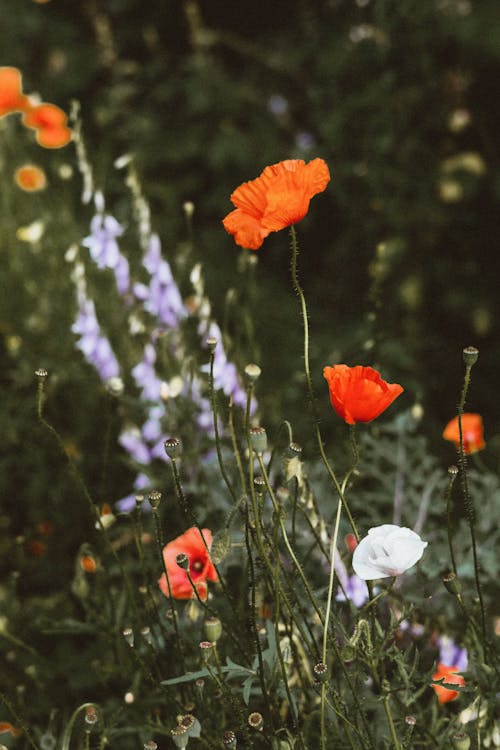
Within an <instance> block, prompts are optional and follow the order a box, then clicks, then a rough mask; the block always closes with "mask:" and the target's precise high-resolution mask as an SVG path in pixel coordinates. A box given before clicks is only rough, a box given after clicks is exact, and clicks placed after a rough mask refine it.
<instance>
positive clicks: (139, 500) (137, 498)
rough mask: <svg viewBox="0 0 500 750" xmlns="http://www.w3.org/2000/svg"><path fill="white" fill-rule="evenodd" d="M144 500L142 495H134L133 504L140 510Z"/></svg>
mask: <svg viewBox="0 0 500 750" xmlns="http://www.w3.org/2000/svg"><path fill="white" fill-rule="evenodd" d="M145 499H146V498H145V497H144V495H142V494H139V495H136V496H135V504H136V506H137V507H138V508H140V507H141V506H142V504H143V502H144V500H145Z"/></svg>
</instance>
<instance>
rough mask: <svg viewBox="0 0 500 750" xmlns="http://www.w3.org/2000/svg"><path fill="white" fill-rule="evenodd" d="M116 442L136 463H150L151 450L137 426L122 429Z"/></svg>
mask: <svg viewBox="0 0 500 750" xmlns="http://www.w3.org/2000/svg"><path fill="white" fill-rule="evenodd" d="M118 442H119V443H120V445H121V446H122V448H125V450H126V451H127V453H128V454H129V456H131V458H133V459H134V461H136V462H137V463H138V464H143V465H147V464H150V463H151V458H152V456H151V450H150V448H149V446H148V444H147V442H146V441H145V439H144V437H143V435H142V433H141V431H140V430H139V428H138V427H135V426H134V427H129V428H128V429H126V430H124V431H123V432H122V433H121V435H120V437H119V438H118Z"/></svg>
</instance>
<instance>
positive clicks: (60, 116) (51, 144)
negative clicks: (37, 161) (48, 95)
mask: <svg viewBox="0 0 500 750" xmlns="http://www.w3.org/2000/svg"><path fill="white" fill-rule="evenodd" d="M67 122H68V117H67V115H66V113H65V112H64V111H63V110H62V109H60V108H59V107H56V105H55V104H46V103H43V104H37V105H36V106H34V107H31V108H30V109H29V110H28V111H27V112H25V114H24V115H23V124H24V125H26V127H28V128H34V129H35V130H36V140H37V142H38V143H39V145H40V146H43V147H44V148H62V147H63V146H66V144H67V143H69V141H70V140H71V137H72V133H71V130H70V129H69V128H68V126H67Z"/></svg>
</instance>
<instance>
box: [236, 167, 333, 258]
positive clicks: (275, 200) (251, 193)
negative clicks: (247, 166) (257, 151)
mask: <svg viewBox="0 0 500 750" xmlns="http://www.w3.org/2000/svg"><path fill="white" fill-rule="evenodd" d="M329 181H330V172H329V170H328V167H327V165H326V164H325V162H324V161H323V159H313V160H312V161H310V162H309V163H308V164H306V163H305V162H304V161H303V160H302V159H287V160H285V161H280V162H278V163H277V164H272V165H271V166H269V167H266V168H265V169H264V171H263V172H262V173H261V175H260V177H257V179H255V180H251V181H250V182H244V183H243V184H242V185H240V186H239V187H238V188H236V190H235V191H234V193H232V195H231V202H232V203H233V205H235V206H236V210H234V211H231V213H230V214H228V215H227V216H226V218H225V219H224V220H223V222H222V223H223V225H224V228H225V229H226V231H227V232H228V233H229V234H231V235H233V237H234V241H235V242H236V244H237V245H240V246H241V247H245V248H247V249H249V250H258V248H259V247H260V246H261V245H262V243H263V241H264V239H265V238H266V237H267V235H268V234H269V233H270V232H279V230H280V229H284V228H285V227H289V226H291V225H292V224H296V223H297V222H298V221H300V220H301V219H303V218H304V216H305V215H306V214H307V212H308V210H309V201H310V200H311V198H312V197H313V196H314V195H316V194H317V193H321V192H323V190H325V188H326V186H327V185H328V183H329Z"/></svg>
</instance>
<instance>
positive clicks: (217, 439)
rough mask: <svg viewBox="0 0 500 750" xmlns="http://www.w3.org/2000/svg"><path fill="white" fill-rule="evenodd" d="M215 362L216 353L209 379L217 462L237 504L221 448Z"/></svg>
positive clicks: (213, 355)
mask: <svg viewBox="0 0 500 750" xmlns="http://www.w3.org/2000/svg"><path fill="white" fill-rule="evenodd" d="M214 360H215V352H214V351H211V352H210V377H209V381H208V383H209V392H210V403H211V405H212V415H213V419H214V434H215V448H216V450H217V460H218V461H219V468H220V473H221V474H222V478H223V479H224V482H225V483H226V487H227V488H228V490H229V493H230V495H231V497H232V498H233V503H236V501H237V498H236V493H235V491H234V490H233V487H232V485H231V482H230V481H229V477H228V476H227V474H226V469H225V468H224V462H223V460H222V452H221V447H220V435H219V423H218V419H217V403H216V396H215V388H214Z"/></svg>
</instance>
